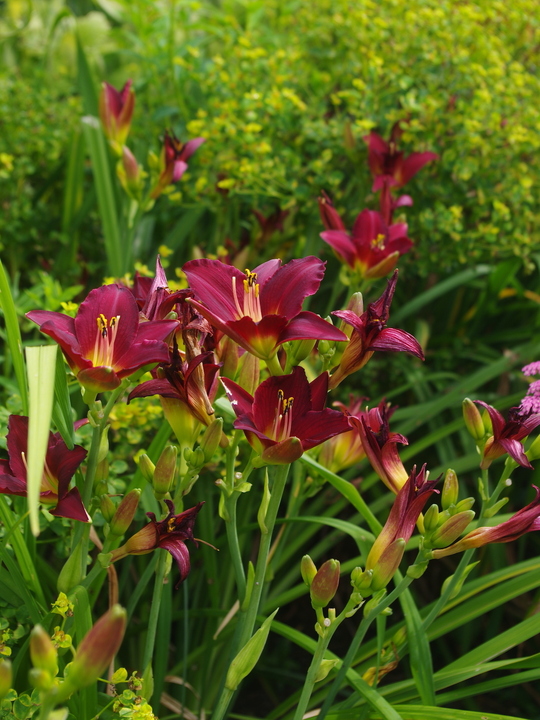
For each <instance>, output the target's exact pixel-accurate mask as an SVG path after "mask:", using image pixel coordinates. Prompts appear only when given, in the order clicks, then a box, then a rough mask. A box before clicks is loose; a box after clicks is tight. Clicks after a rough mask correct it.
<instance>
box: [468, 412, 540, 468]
mask: <svg viewBox="0 0 540 720" xmlns="http://www.w3.org/2000/svg"><path fill="white" fill-rule="evenodd" d="M474 402H475V403H476V404H477V405H481V406H482V407H483V408H485V409H486V411H487V413H488V415H489V417H490V419H491V424H492V426H493V435H492V436H491V437H490V438H488V440H487V442H486V444H485V446H484V450H483V453H482V462H481V464H480V467H481V468H482V469H483V470H485V469H486V468H488V467H489V466H490V465H491V462H492V461H493V460H495V458H498V457H500V456H501V455H504V454H505V453H508V455H510V457H511V458H512V459H513V460H515V461H516V462H517V463H518V464H519V465H522V466H523V467H527V468H532V465H531V463H530V462H529V461H528V459H527V456H526V455H525V451H524V449H523V445H522V444H521V440H523V439H524V438H526V437H527V436H528V435H529V434H530V433H531V432H532V431H533V430H534V428H536V427H538V425H540V413H533V414H532V415H528V416H527V417H523V416H522V415H520V413H519V408H512V409H511V410H510V412H509V413H508V420H505V419H504V418H503V416H502V415H501V413H500V412H499V411H498V410H495V408H494V407H492V406H491V405H488V404H487V403H485V402H482V400H475V401H474Z"/></svg>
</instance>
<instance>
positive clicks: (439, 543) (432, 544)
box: [426, 510, 475, 548]
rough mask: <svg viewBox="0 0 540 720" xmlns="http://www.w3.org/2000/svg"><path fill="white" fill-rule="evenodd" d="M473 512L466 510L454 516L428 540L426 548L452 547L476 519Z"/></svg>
mask: <svg viewBox="0 0 540 720" xmlns="http://www.w3.org/2000/svg"><path fill="white" fill-rule="evenodd" d="M474 515H475V513H474V511H473V510H465V511H464V512H460V513H458V514H457V515H454V516H453V517H451V518H450V519H449V520H447V521H446V522H445V523H443V524H442V525H441V527H439V528H437V530H435V532H434V533H433V535H431V537H429V538H428V542H427V543H426V547H428V548H444V547H448V545H451V544H452V543H453V542H454V541H455V540H457V539H458V537H460V535H461V534H462V533H463V532H464V531H465V529H466V527H467V526H468V525H469V523H470V522H471V520H472V519H473V518H474Z"/></svg>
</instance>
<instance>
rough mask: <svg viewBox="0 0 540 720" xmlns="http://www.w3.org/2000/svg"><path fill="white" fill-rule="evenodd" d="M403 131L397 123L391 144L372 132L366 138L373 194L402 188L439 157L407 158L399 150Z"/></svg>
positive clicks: (417, 154) (431, 153)
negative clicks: (372, 179)
mask: <svg viewBox="0 0 540 720" xmlns="http://www.w3.org/2000/svg"><path fill="white" fill-rule="evenodd" d="M401 134H402V131H401V129H400V127H399V124H398V123H396V125H394V127H393V128H392V133H391V136H390V142H386V141H385V140H383V139H382V137H381V136H380V135H378V134H377V133H375V132H371V133H370V134H369V135H365V136H364V141H365V142H366V143H367V146H368V163H369V168H370V170H371V173H372V175H373V177H374V182H373V188H372V190H373V192H377V191H378V190H381V189H382V188H383V187H384V186H385V185H386V186H388V187H396V188H399V187H402V186H403V185H405V184H406V183H408V182H409V180H411V178H413V177H414V176H415V175H416V173H417V172H419V171H420V170H421V169H422V168H423V167H424V165H426V164H427V163H428V162H431V161H432V160H438V159H439V156H438V155H437V154H436V153H433V152H423V153H416V152H415V153H411V154H410V155H408V156H407V157H405V156H404V154H403V153H402V152H400V151H398V149H397V142H398V140H399V138H400V137H401Z"/></svg>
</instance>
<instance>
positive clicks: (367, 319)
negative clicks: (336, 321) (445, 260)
mask: <svg viewBox="0 0 540 720" xmlns="http://www.w3.org/2000/svg"><path fill="white" fill-rule="evenodd" d="M397 276H398V271H397V270H395V271H394V274H393V275H392V277H391V278H390V280H388V284H387V287H386V290H385V291H384V293H383V294H382V295H381V297H380V298H379V299H378V300H376V301H375V302H374V303H370V304H369V305H368V307H367V310H366V311H365V312H362V307H361V306H360V308H359V311H360V313H361V314H359V313H358V312H354V311H353V310H335V311H334V312H333V313H332V315H337V316H338V317H340V318H342V320H344V321H345V322H346V323H347V324H348V325H350V326H351V328H352V332H351V337H350V339H349V342H348V343H347V345H346V347H345V350H344V351H343V355H342V356H341V360H340V363H339V365H338V367H337V369H336V370H335V371H334V373H333V374H332V377H331V378H330V388H331V389H333V388H336V387H337V386H338V385H339V383H340V382H342V380H344V379H345V378H346V377H347V376H348V375H350V374H351V373H353V372H355V371H356V370H359V369H360V368H362V367H363V366H364V365H365V364H366V363H367V362H368V360H369V359H370V358H371V356H372V355H373V353H374V352H375V350H381V351H394V352H399V351H402V352H409V353H411V354H412V355H416V357H418V358H420V359H421V360H423V359H424V353H423V351H422V348H421V347H420V344H419V343H418V340H416V338H415V337H413V336H412V335H411V334H410V333H408V332H405V331H404V330H398V329H396V328H387V327H386V323H387V322H388V318H389V316H390V305H391V304H392V299H393V297H394V292H395V289H396V283H397ZM360 305H361V303H360Z"/></svg>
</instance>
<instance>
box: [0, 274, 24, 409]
mask: <svg viewBox="0 0 540 720" xmlns="http://www.w3.org/2000/svg"><path fill="white" fill-rule="evenodd" d="M0 308H1V309H2V312H3V314H4V322H5V324H6V334H7V342H8V348H9V353H10V357H11V362H12V363H13V369H14V370H15V377H16V378H17V385H18V387H19V394H20V396H21V404H22V411H23V415H28V389H27V384H26V369H25V364H24V355H23V349H22V340H21V331H20V329H19V321H18V319H17V311H16V310H15V303H14V302H13V296H12V294H11V288H10V286H9V280H8V277H7V274H6V271H5V269H4V266H3V264H2V261H0Z"/></svg>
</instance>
